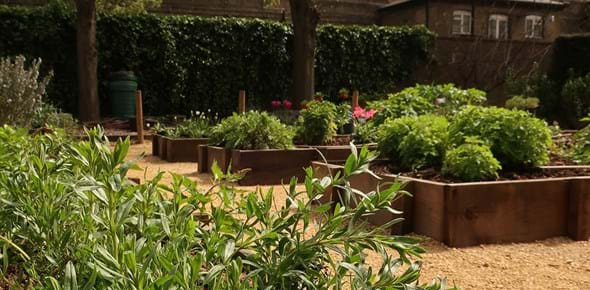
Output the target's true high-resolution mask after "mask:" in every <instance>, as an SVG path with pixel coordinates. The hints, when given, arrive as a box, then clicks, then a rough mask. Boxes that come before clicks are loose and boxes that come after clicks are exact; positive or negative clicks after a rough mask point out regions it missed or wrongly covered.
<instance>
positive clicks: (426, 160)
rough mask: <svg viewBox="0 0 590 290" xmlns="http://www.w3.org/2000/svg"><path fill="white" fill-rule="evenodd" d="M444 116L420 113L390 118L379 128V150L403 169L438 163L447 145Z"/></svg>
mask: <svg viewBox="0 0 590 290" xmlns="http://www.w3.org/2000/svg"><path fill="white" fill-rule="evenodd" d="M447 127H448V122H447V120H446V119H445V118H444V117H441V116H435V115H422V116H419V117H412V116H408V117H402V118H398V119H390V120H387V121H386V122H385V124H383V125H381V126H380V127H379V131H378V134H377V136H378V137H377V138H378V140H377V143H378V147H379V151H380V152H381V153H382V154H383V155H384V156H386V157H388V158H389V159H390V160H391V161H392V162H393V163H395V164H396V165H398V166H400V167H402V168H403V169H419V168H422V167H427V166H436V165H440V164H441V162H442V158H443V157H444V154H445V150H446V146H447V138H448V132H447Z"/></svg>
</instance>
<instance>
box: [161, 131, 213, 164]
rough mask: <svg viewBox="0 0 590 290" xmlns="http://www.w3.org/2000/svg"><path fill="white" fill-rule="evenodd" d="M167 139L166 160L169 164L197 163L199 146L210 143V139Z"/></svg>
mask: <svg viewBox="0 0 590 290" xmlns="http://www.w3.org/2000/svg"><path fill="white" fill-rule="evenodd" d="M165 138H166V152H167V153H166V160H168V161H169V162H197V161H198V160H199V151H198V149H199V145H204V144H207V143H208V142H209V138H168V137H165Z"/></svg>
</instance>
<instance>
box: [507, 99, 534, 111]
mask: <svg viewBox="0 0 590 290" xmlns="http://www.w3.org/2000/svg"><path fill="white" fill-rule="evenodd" d="M505 106H506V108H508V109H518V110H526V111H533V110H535V109H537V108H538V107H539V99H538V98H534V97H525V96H514V97H512V98H510V99H508V100H506V105H505Z"/></svg>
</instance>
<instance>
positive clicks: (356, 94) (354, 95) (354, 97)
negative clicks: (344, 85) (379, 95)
mask: <svg viewBox="0 0 590 290" xmlns="http://www.w3.org/2000/svg"><path fill="white" fill-rule="evenodd" d="M358 106H359V91H357V90H354V91H352V109H353V110H354V108H356V107H358Z"/></svg>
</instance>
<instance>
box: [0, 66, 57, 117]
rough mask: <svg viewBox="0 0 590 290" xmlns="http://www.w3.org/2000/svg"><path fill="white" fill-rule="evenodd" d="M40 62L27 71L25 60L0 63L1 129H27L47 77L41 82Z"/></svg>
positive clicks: (40, 97) (38, 104) (38, 105)
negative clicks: (5, 126) (16, 127)
mask: <svg viewBox="0 0 590 290" xmlns="http://www.w3.org/2000/svg"><path fill="white" fill-rule="evenodd" d="M40 66H41V59H35V60H33V61H32V63H31V65H30V67H27V64H26V59H25V57H24V56H16V57H14V58H10V57H8V58H2V59H0V125H2V124H8V125H17V126H25V127H27V126H29V124H30V122H31V120H32V119H33V116H34V115H35V112H36V111H37V110H38V109H39V107H40V105H41V101H42V98H43V96H44V95H45V87H46V86H47V84H48V83H49V80H50V78H51V76H50V75H48V76H46V77H44V78H40V73H39V68H40Z"/></svg>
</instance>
